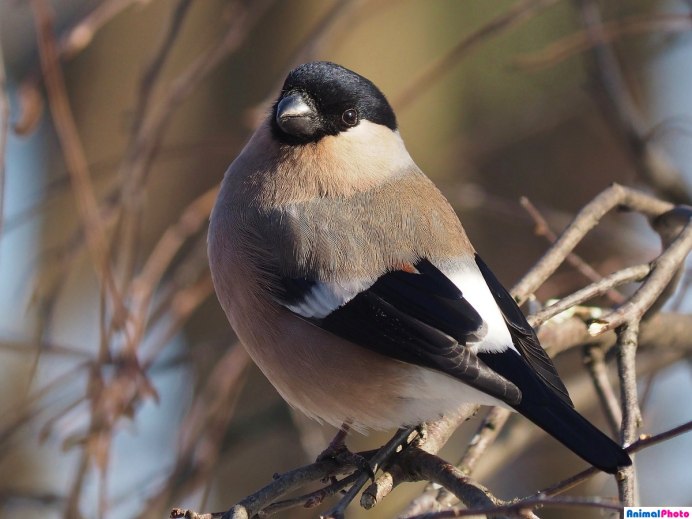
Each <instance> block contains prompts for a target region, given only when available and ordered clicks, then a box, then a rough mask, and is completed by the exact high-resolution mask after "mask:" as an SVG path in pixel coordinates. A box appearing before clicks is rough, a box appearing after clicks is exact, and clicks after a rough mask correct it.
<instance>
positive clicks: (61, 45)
mask: <svg viewBox="0 0 692 519" xmlns="http://www.w3.org/2000/svg"><path fill="white" fill-rule="evenodd" d="M150 1H151V0H105V1H103V2H101V3H100V4H98V5H97V6H96V7H94V9H93V10H92V11H91V12H90V13H89V14H87V15H86V16H85V17H84V18H82V19H81V20H80V21H79V22H78V23H77V24H75V25H74V26H73V27H72V28H71V29H69V30H68V31H67V32H66V33H65V35H64V36H63V37H61V38H60V41H59V42H58V51H59V53H60V56H61V57H63V58H67V59H69V58H72V57H74V56H75V55H77V54H78V53H80V52H81V51H83V50H84V49H85V48H86V47H87V46H88V45H89V44H90V43H91V40H92V39H93V38H94V35H95V34H96V33H97V32H98V31H99V30H100V29H101V28H102V27H103V26H104V25H106V24H107V23H108V22H109V21H111V20H112V19H113V18H115V17H116V16H117V15H118V14H120V13H121V12H122V11H124V10H125V9H127V8H128V7H130V6H131V5H133V4H140V5H143V4H147V3H149V2H150Z"/></svg>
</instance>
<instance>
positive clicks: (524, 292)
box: [513, 184, 673, 303]
mask: <svg viewBox="0 0 692 519" xmlns="http://www.w3.org/2000/svg"><path fill="white" fill-rule="evenodd" d="M618 206H625V207H628V208H629V209H632V210H634V211H637V212H640V213H643V214H644V215H647V216H659V215H661V214H663V213H664V212H666V211H669V210H671V209H672V208H673V205H672V204H670V203H668V202H663V201H661V200H658V199H657V198H654V197H651V196H648V195H645V194H644V193H641V192H639V191H635V190H633V189H629V188H626V187H624V186H621V185H619V184H613V185H612V186H611V187H609V188H608V189H606V190H605V191H603V192H602V193H601V194H599V195H598V196H597V197H596V198H594V199H593V200H592V201H591V202H589V203H588V204H587V205H586V206H584V208H583V209H582V210H581V211H579V214H577V216H576V217H575V218H574V220H573V221H572V223H570V224H569V226H568V227H567V228H566V229H565V230H564V231H563V232H562V234H560V237H559V238H558V239H557V241H556V242H555V244H554V245H553V246H552V247H551V248H550V249H549V250H548V252H547V253H546V254H545V255H544V256H543V257H542V258H541V259H540V260H539V261H538V263H537V264H536V265H535V266H534V267H533V268H532V269H531V271H530V272H529V273H527V274H526V275H525V276H524V277H523V278H522V279H521V280H520V281H519V283H517V285H516V286H515V287H514V292H513V293H514V295H515V297H516V299H517V300H518V301H519V302H520V303H521V302H524V301H525V300H526V299H527V298H528V297H529V295H531V294H532V293H533V292H535V291H536V290H537V289H538V287H539V286H540V285H541V284H542V283H543V282H544V281H545V280H546V279H547V278H548V277H549V276H550V275H552V274H553V272H555V271H556V270H557V268H558V267H559V266H560V265H561V264H562V262H563V261H564V260H565V258H566V257H567V255H568V254H569V253H570V252H572V251H573V250H574V248H575V247H576V245H577V244H578V243H579V242H580V241H581V239H582V238H583V237H584V236H585V235H586V234H587V233H588V232H589V231H590V230H591V229H593V228H594V227H595V226H596V225H598V223H599V222H600V221H601V219H602V218H603V216H605V214H606V213H608V212H609V211H611V210H612V209H614V208H616V207H618Z"/></svg>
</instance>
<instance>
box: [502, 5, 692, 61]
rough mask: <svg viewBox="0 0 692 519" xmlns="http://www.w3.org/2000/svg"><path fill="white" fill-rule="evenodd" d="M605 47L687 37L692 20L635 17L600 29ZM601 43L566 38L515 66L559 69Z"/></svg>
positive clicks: (525, 56) (577, 36)
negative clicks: (635, 39) (630, 39)
mask: <svg viewBox="0 0 692 519" xmlns="http://www.w3.org/2000/svg"><path fill="white" fill-rule="evenodd" d="M598 30H599V32H600V33H601V35H602V38H603V39H602V42H603V43H613V42H614V41H615V40H617V39H619V38H621V37H623V36H635V35H642V34H650V33H666V34H670V33H684V32H688V31H690V30H692V18H690V16H689V15H687V16H686V15H681V14H660V15H655V14H654V15H652V14H647V15H633V16H628V17H626V18H622V19H619V20H613V21H611V22H605V23H603V24H602V25H601V26H600V27H598ZM597 44H598V43H597V42H595V41H593V39H592V38H591V37H590V35H589V34H588V32H586V31H579V32H576V33H574V34H570V35H569V36H565V37H564V38H561V39H559V40H557V41H555V42H553V43H551V44H550V45H548V46H547V47H546V48H544V49H542V50H539V51H536V52H532V53H528V54H523V55H521V56H519V57H517V58H516V59H515V60H514V62H515V63H516V65H517V66H519V67H522V68H524V69H528V70H538V69H541V68H545V67H551V66H553V65H556V64H558V63H560V62H562V61H564V60H566V59H568V58H570V57H572V56H574V55H576V54H579V53H581V52H585V51H587V50H590V49H592V48H593V46H594V45H597Z"/></svg>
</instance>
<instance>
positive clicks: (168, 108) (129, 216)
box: [117, 0, 273, 283]
mask: <svg viewBox="0 0 692 519" xmlns="http://www.w3.org/2000/svg"><path fill="white" fill-rule="evenodd" d="M272 1H273V0H257V1H248V0H243V1H240V0H239V1H237V2H235V3H233V4H231V11H232V16H231V17H230V22H229V25H228V28H227V29H226V32H225V33H224V34H223V35H222V36H221V38H220V39H219V40H218V41H217V42H215V43H214V44H213V45H211V46H210V48H208V49H205V50H204V51H203V52H201V53H200V54H199V56H198V57H197V58H196V59H195V60H193V61H192V63H190V64H189V65H188V66H187V68H186V69H185V70H184V71H183V72H182V73H181V74H179V75H178V77H177V78H175V79H174V80H173V81H171V83H170V85H169V86H168V88H167V89H166V90H165V91H164V92H162V93H161V94H160V95H158V96H157V99H158V102H157V104H156V105H155V106H153V107H150V109H149V110H148V111H147V112H146V113H145V114H144V115H143V116H142V120H141V124H140V126H139V128H138V130H139V131H138V132H137V133H136V134H135V135H134V136H133V138H132V140H131V142H130V145H129V146H128V150H127V152H126V154H125V159H124V161H123V163H122V165H121V167H120V176H121V177H122V178H123V179H124V182H123V184H122V192H121V193H122V194H121V202H122V210H121V216H120V219H119V229H120V239H119V243H118V247H117V249H118V251H119V254H120V255H121V256H120V264H121V266H122V267H123V270H124V272H125V277H124V279H125V282H126V283H127V282H129V280H130V279H131V273H132V270H133V267H134V259H135V250H136V244H137V240H138V235H139V226H140V220H141V214H142V209H143V197H142V190H143V185H144V182H145V180H146V178H147V175H148V173H149V171H150V167H151V164H152V161H153V159H154V157H155V156H156V153H157V152H158V149H159V146H160V144H161V141H162V139H163V137H164V134H165V133H166V130H167V128H168V123H169V121H170V119H171V117H172V116H173V114H174V113H175V112H176V109H177V108H178V106H179V105H180V104H181V103H182V102H183V100H184V99H185V98H187V96H188V95H190V93H192V92H193V91H194V89H195V87H196V86H197V85H199V84H200V83H201V82H202V81H203V80H204V79H205V78H206V77H207V76H208V75H209V73H210V72H211V71H213V70H214V69H215V68H216V67H217V66H218V65H219V63H221V61H222V60H223V59H225V58H226V57H228V56H229V55H230V54H231V53H232V52H234V51H236V50H237V49H238V48H239V47H240V45H241V44H242V43H243V42H244V41H245V38H246V37H247V35H248V33H249V32H250V31H251V30H252V29H253V27H254V26H255V24H256V23H257V21H258V20H259V19H260V18H261V16H262V15H263V14H264V12H265V11H266V10H267V9H268V8H269V6H270V5H271V3H272Z"/></svg>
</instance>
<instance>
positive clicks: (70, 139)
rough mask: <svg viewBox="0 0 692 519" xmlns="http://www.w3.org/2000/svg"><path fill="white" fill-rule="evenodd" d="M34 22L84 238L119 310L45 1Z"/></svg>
mask: <svg viewBox="0 0 692 519" xmlns="http://www.w3.org/2000/svg"><path fill="white" fill-rule="evenodd" d="M31 8H32V10H33V12H34V19H35V21H36V32H37V42H38V48H39V56H40V58H41V69H42V71H43V77H44V80H45V84H46V91H47V93H48V99H49V106H50V110H51V113H52V114H53V122H54V124H55V128H56V131H57V134H58V139H59V140H60V144H61V147H62V151H63V154H64V157H65V162H66V165H67V169H68V171H69V173H70V175H71V178H72V187H73V191H74V194H75V197H76V199H77V209H78V211H79V214H80V218H81V221H82V225H83V227H84V232H85V235H86V241H87V244H88V247H89V251H90V252H91V255H92V259H93V262H94V267H95V270H96V273H97V275H98V276H99V277H100V279H101V285H102V287H103V288H104V290H105V291H106V293H107V294H109V296H110V297H111V302H112V303H114V306H115V308H116V309H122V300H121V299H120V297H119V295H118V293H117V290H116V287H115V283H114V280H113V275H112V271H111V268H110V263H109V258H108V250H109V247H108V241H107V236H106V231H105V228H104V225H103V221H102V219H101V215H100V212H99V206H98V201H97V199H96V195H95V193H94V187H93V185H92V183H91V177H90V175H89V168H88V165H87V161H86V156H85V154H84V149H83V147H82V143H81V139H80V138H79V133H78V131H77V126H76V124H75V121H74V117H73V116H72V110H71V108H70V104H69V100H68V96H67V90H66V87H65V80H64V78H63V74H62V69H61V67H60V63H59V60H58V53H57V49H56V43H55V36H54V34H53V13H52V11H51V8H50V6H49V5H48V3H47V2H46V1H45V0H31Z"/></svg>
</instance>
